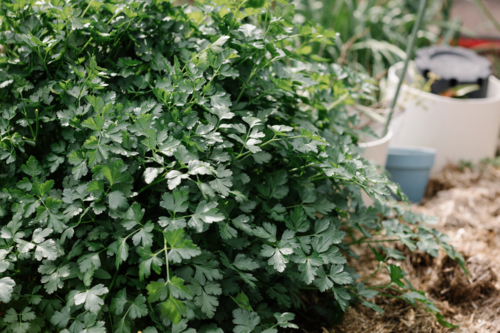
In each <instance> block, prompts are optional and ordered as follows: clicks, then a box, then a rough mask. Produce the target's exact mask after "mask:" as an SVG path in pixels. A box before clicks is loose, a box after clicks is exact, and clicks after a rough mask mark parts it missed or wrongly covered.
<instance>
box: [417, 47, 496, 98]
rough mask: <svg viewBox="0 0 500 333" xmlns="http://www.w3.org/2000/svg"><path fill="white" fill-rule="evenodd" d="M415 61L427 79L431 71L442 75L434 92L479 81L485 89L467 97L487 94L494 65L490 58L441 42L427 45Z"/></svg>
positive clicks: (435, 85)
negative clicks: (442, 44)
mask: <svg viewBox="0 0 500 333" xmlns="http://www.w3.org/2000/svg"><path fill="white" fill-rule="evenodd" d="M415 64H416V66H417V69H418V71H419V72H420V74H422V75H423V76H424V77H425V78H426V79H427V74H428V73H429V72H433V73H435V74H437V75H439V76H440V77H441V79H440V80H437V81H436V82H434V83H433V84H432V86H431V91H432V93H434V94H439V93H442V92H444V91H446V90H448V89H450V88H453V87H455V86H458V85H462V84H477V85H479V86H480V87H481V88H480V89H479V90H476V91H473V92H471V93H468V94H467V95H466V96H467V97H469V98H484V97H486V93H487V92H488V78H489V76H490V75H491V64H490V62H489V61H488V59H486V58H485V57H482V56H480V55H477V54H476V53H475V52H473V51H471V50H468V49H465V48H463V47H451V46H441V45H438V46H431V47H425V48H422V49H420V50H418V51H417V55H416V57H415Z"/></svg>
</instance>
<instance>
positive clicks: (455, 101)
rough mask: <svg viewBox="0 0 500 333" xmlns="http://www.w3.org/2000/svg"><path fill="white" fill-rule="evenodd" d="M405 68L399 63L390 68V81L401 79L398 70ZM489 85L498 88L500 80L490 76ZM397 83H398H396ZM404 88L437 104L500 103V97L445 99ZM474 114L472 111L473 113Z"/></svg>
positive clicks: (412, 88) (414, 89)
mask: <svg viewBox="0 0 500 333" xmlns="http://www.w3.org/2000/svg"><path fill="white" fill-rule="evenodd" d="M403 66H404V63H403V62H402V61H401V62H398V63H396V64H394V65H392V66H391V67H390V68H389V72H388V75H387V78H388V81H389V82H390V81H391V80H390V78H391V77H395V78H396V79H399V77H398V76H397V75H396V70H398V69H401V68H402V67H403ZM488 81H489V84H494V85H497V86H500V80H499V79H497V78H496V77H495V76H493V74H492V75H490V77H489V78H488ZM396 83H397V82H396ZM403 87H404V88H405V89H407V90H408V91H409V92H410V93H412V94H415V95H422V96H423V97H425V98H427V99H431V100H434V101H437V102H446V103H448V104H476V105H477V104H491V103H498V102H499V101H500V95H498V96H496V97H485V98H471V99H459V98H452V97H445V96H439V95H436V94H432V93H430V92H427V91H422V90H420V89H417V88H415V87H411V86H409V85H407V84H406V83H403ZM471 112H472V111H471ZM474 112H481V110H474Z"/></svg>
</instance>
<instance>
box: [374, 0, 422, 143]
mask: <svg viewBox="0 0 500 333" xmlns="http://www.w3.org/2000/svg"><path fill="white" fill-rule="evenodd" d="M427 1H428V0H420V7H419V9H418V16H417V22H416V23H415V25H414V26H413V31H412V33H411V37H410V41H409V42H408V45H407V46H406V59H405V63H404V67H403V70H402V71H401V73H400V75H399V82H398V85H397V88H396V93H395V94H394V98H393V100H392V104H391V111H390V112H389V115H388V116H387V120H386V122H385V127H384V132H383V134H382V137H384V136H386V135H387V131H388V130H389V125H390V123H391V119H392V115H393V113H394V108H395V107H396V102H397V101H398V96H399V92H400V90H401V86H402V84H403V80H404V78H405V76H406V71H407V70H408V64H409V63H410V59H411V57H412V55H413V48H414V47H415V42H416V40H417V33H418V30H419V29H420V25H421V24H422V20H423V18H424V14H425V9H426V8H427Z"/></svg>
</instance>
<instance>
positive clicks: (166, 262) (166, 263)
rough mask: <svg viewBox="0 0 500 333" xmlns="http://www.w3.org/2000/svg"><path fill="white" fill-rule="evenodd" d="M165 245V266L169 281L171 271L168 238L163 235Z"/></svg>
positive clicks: (168, 280)
mask: <svg viewBox="0 0 500 333" xmlns="http://www.w3.org/2000/svg"><path fill="white" fill-rule="evenodd" d="M163 247H164V249H165V266H166V267H167V282H170V272H169V267H168V248H167V239H166V238H165V236H163Z"/></svg>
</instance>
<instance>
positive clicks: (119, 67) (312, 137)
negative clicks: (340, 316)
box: [0, 0, 462, 333]
mask: <svg viewBox="0 0 500 333" xmlns="http://www.w3.org/2000/svg"><path fill="white" fill-rule="evenodd" d="M293 18H294V6H293V5H290V4H288V3H287V2H286V1H283V0H279V1H277V2H272V3H269V2H266V1H229V0H214V1H208V0H206V1H201V0H200V1H198V2H197V3H196V4H195V5H192V6H177V7H175V6H174V5H173V4H172V3H170V2H168V1H160V0H153V1H128V0H127V1H125V0H123V1H122V0H118V1H114V2H100V1H96V0H90V1H84V0H70V1H60V0H50V1H34V0H33V1H31V0H14V1H2V2H1V3H0V23H1V27H2V30H1V34H0V44H1V45H2V46H3V49H4V51H5V54H4V55H3V56H2V57H0V85H1V88H2V89H1V90H0V107H1V117H0V140H1V141H0V302H1V304H0V312H1V313H2V316H0V328H1V329H2V331H4V332H9V333H10V332H14V333H25V332H30V333H37V332H61V333H80V332H92V333H102V332H117V333H125V332H127V333H128V332H137V331H141V332H143V333H157V332H174V333H181V332H195V331H199V332H222V331H233V332H235V333H241V332H253V331H255V332H266V333H275V332H277V330H278V328H279V327H282V328H286V327H296V326H295V325H294V324H293V323H291V322H292V320H293V319H294V314H293V313H292V312H293V309H295V308H298V307H301V306H302V304H301V302H302V301H301V299H300V297H299V296H300V293H301V291H302V290H303V289H305V288H316V289H318V290H321V291H324V292H329V293H330V295H331V297H332V298H334V299H335V302H336V304H337V306H338V308H339V309H342V310H344V311H345V310H346V308H347V307H348V305H349V303H350V302H353V301H356V299H357V300H360V301H362V302H363V303H365V304H367V305H368V306H370V307H373V308H375V309H376V310H379V308H378V307H376V305H375V304H373V303H370V302H368V301H367V300H366V299H369V298H373V297H374V296H375V295H376V291H374V290H373V289H370V288H369V287H366V288H365V286H364V284H363V283H358V282H359V281H358V280H359V276H358V275H357V274H356V273H355V271H354V270H352V269H350V268H349V267H348V266H347V265H346V262H347V260H346V257H356V254H355V253H354V252H353V251H352V250H351V246H353V245H356V244H360V243H363V242H368V243H369V242H379V240H376V239H374V237H389V238H390V239H397V240H400V241H401V242H403V243H404V244H405V245H406V246H408V247H410V249H414V248H415V247H418V248H420V249H421V250H423V251H426V252H428V253H430V254H431V255H437V251H438V248H439V246H441V247H444V248H445V250H447V251H448V253H450V255H453V257H454V258H457V259H459V260H462V259H461V257H460V255H459V254H457V253H455V252H454V250H453V248H452V247H451V246H450V245H448V244H447V243H446V242H447V239H446V237H445V236H444V235H442V234H440V233H438V232H437V231H435V230H433V229H430V228H428V227H427V226H426V225H424V224H422V223H421V222H424V221H423V219H424V217H422V216H417V215H412V214H411V213H409V212H407V211H405V210H404V209H403V208H401V207H400V206H397V205H394V204H392V203H390V202H389V201H388V198H389V196H390V191H389V189H391V190H392V191H396V192H398V189H397V187H396V186H395V185H394V184H392V183H390V182H389V181H388V180H387V178H386V177H385V176H384V175H380V174H378V173H377V172H376V169H375V168H374V167H373V166H372V165H370V164H369V163H368V162H367V161H365V160H363V159H362V158H360V155H359V149H358V147H357V146H356V141H357V136H356V132H355V131H354V130H352V128H353V125H354V124H355V123H356V122H357V121H358V119H357V118H356V117H351V116H348V114H347V112H346V111H345V103H349V101H350V100H352V98H351V97H350V96H351V95H352V94H354V93H355V92H356V89H357V88H356V87H357V82H361V81H363V78H362V77H361V76H359V75H357V74H356V73H355V72H352V71H349V70H346V69H343V68H341V67H340V66H335V65H331V66H322V65H318V64H316V63H314V62H310V60H309V59H308V58H306V57H304V56H303V55H301V54H300V52H298V53H297V52H296V49H297V45H298V43H308V42H310V41H312V40H321V39H327V38H329V37H328V36H329V34H328V33H326V34H324V35H323V33H324V31H322V30H320V28H318V27H314V26H301V27H298V26H295V25H294V24H293V23H292V20H293ZM343 96H344V97H343ZM345 96H347V97H348V98H346V97H345ZM339 100H340V102H339ZM361 191H365V192H366V193H367V194H368V195H370V196H371V197H372V198H373V199H375V202H376V205H375V206H374V207H369V208H367V207H365V206H364V204H363V201H362V199H361ZM400 195H402V194H401V193H400ZM381 250H382V251H383V252H381V253H385V258H382V257H381V258H382V259H381V262H384V261H385V260H386V258H389V257H391V258H394V259H396V260H401V259H402V256H401V254H400V253H398V252H397V251H396V250H394V249H391V248H384V247H382V248H381ZM380 256H382V254H380ZM382 268H384V269H385V268H387V269H388V270H389V271H390V273H391V279H392V282H391V283H392V284H391V286H393V285H395V286H396V287H398V288H399V289H398V290H400V292H401V293H402V294H404V295H406V294H408V295H407V296H402V297H406V298H407V299H408V301H409V302H410V303H415V302H416V301H419V302H422V301H424V303H423V304H425V306H428V307H432V303H430V302H428V301H426V300H424V296H423V295H421V294H419V295H421V296H418V295H417V294H415V292H416V291H415V290H414V289H413V287H411V285H410V284H409V283H408V282H407V281H405V280H404V273H403V272H402V271H401V270H400V269H399V270H398V266H394V265H392V264H391V265H388V264H386V263H383V264H381V265H380V269H382ZM396 287H395V288H396ZM431 310H432V311H435V312H437V309H436V308H431Z"/></svg>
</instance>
